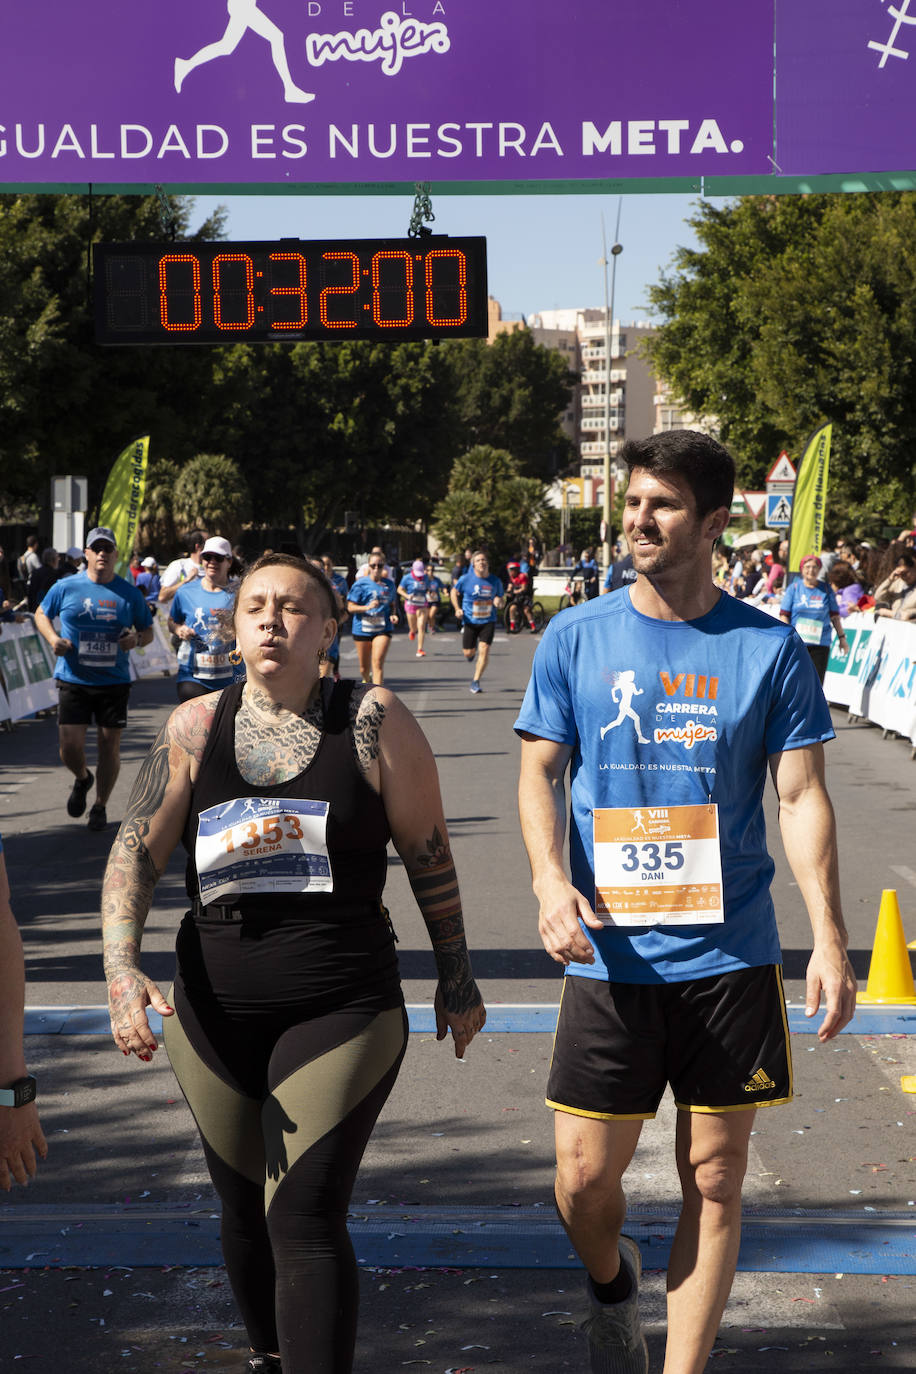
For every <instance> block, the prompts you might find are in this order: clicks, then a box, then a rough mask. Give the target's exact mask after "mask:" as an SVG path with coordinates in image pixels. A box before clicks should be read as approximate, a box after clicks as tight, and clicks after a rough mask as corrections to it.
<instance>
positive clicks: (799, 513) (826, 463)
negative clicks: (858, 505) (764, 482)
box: [788, 425, 833, 576]
mask: <svg viewBox="0 0 916 1374" xmlns="http://www.w3.org/2000/svg"><path fill="white" fill-rule="evenodd" d="M832 433H833V425H821V428H820V429H817V430H815V431H814V433H813V434H812V435H811V438H810V439H809V440H808V446H807V448H806V449H805V451H804V453H803V455H802V460H801V463H800V464H799V469H798V478H797V480H796V482H795V496H794V498H793V500H792V519H791V522H790V524H789V568H788V573H789V576H791V575H792V573H797V572H799V571H800V567H799V564H800V562H801V560H802V559H803V558H804V557H805V556H806V554H809V553H817V554H819V553H820V551H821V548H822V547H823V543H824V513H825V511H826V509H827V474H828V470H829V467H830V439H831V435H832Z"/></svg>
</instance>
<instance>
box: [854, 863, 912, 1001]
mask: <svg viewBox="0 0 916 1374" xmlns="http://www.w3.org/2000/svg"><path fill="white" fill-rule="evenodd" d="M856 1002H857V1003H858V1004H859V1005H862V1006H875V1005H878V1004H881V1003H890V1002H893V1003H896V1004H904V1005H906V1006H914V1005H916V984H914V982H913V970H912V968H911V967H910V955H909V951H908V950H907V947H906V936H905V935H904V933H903V921H902V920H901V919H900V906H899V904H898V902H897V893H896V892H895V891H894V889H893V888H889V887H886V888H885V889H884V891H883V892H882V893H881V907H880V910H879V912H878V925H877V928H876V930H875V943H874V946H873V947H872V952H871V963H870V964H869V966H868V984H867V986H866V989H865V991H864V992H860V993H859V994H858V996H857V998H856Z"/></svg>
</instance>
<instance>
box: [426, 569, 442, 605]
mask: <svg viewBox="0 0 916 1374" xmlns="http://www.w3.org/2000/svg"><path fill="white" fill-rule="evenodd" d="M426 583H427V586H426V600H427V602H428V603H429V605H430V606H438V605H439V603H440V601H441V600H442V591H443V587H442V580H441V578H438V577H436V575H435V573H431V574H430V575H429V577H427V579H426Z"/></svg>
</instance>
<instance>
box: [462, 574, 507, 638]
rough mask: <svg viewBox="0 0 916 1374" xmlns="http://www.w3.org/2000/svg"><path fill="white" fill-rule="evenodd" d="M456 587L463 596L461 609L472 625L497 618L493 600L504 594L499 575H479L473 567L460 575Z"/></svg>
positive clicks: (482, 623)
mask: <svg viewBox="0 0 916 1374" xmlns="http://www.w3.org/2000/svg"><path fill="white" fill-rule="evenodd" d="M455 588H456V590H457V592H458V595H459V596H460V597H461V611H462V614H463V615H464V618H465V620H466V621H469V622H470V623H471V624H472V625H488V624H489V623H490V621H492V620H495V619H496V608H495V607H494V605H493V602H494V600H495V599H496V598H497V597H501V596H502V595H503V584H502V582H500V580H499V578H498V577H490V576H489V575H488V576H487V577H478V576H477V574H476V573H475V572H474V571H473V569H472V570H471V572H466V573H464V574H463V575H462V576H461V577H459V579H458V581H457V582H456V583H455Z"/></svg>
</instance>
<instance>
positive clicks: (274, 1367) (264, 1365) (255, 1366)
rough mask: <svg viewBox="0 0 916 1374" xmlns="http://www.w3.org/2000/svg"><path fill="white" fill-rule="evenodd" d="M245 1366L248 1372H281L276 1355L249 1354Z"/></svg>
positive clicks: (252, 1373)
mask: <svg viewBox="0 0 916 1374" xmlns="http://www.w3.org/2000/svg"><path fill="white" fill-rule="evenodd" d="M245 1368H246V1369H247V1370H248V1371H249V1374H283V1366H282V1365H281V1363H280V1361H279V1360H278V1359H277V1357H276V1355H249V1356H248V1363H247V1365H246V1366H245Z"/></svg>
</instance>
